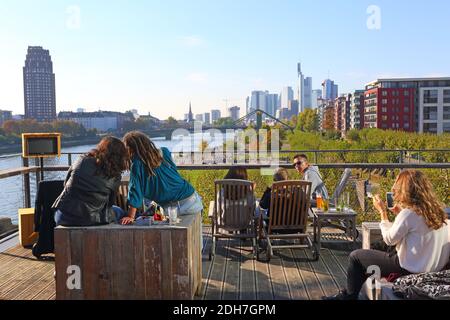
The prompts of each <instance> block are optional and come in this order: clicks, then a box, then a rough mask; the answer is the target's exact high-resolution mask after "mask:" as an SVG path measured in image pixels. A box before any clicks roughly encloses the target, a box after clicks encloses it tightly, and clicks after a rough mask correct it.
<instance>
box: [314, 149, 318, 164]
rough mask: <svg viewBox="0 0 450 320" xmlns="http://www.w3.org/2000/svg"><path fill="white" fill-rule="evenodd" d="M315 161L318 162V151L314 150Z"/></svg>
mask: <svg viewBox="0 0 450 320" xmlns="http://www.w3.org/2000/svg"><path fill="white" fill-rule="evenodd" d="M314 163H315V164H317V163H318V162H317V151H314Z"/></svg>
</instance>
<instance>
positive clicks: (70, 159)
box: [67, 153, 72, 166]
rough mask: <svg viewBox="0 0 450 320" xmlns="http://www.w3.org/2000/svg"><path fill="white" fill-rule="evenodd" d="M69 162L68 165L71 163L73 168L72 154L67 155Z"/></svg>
mask: <svg viewBox="0 0 450 320" xmlns="http://www.w3.org/2000/svg"><path fill="white" fill-rule="evenodd" d="M67 161H68V163H69V166H71V165H72V154H71V153H69V154H68V155H67Z"/></svg>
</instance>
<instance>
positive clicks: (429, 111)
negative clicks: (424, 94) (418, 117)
mask: <svg viewBox="0 0 450 320" xmlns="http://www.w3.org/2000/svg"><path fill="white" fill-rule="evenodd" d="M423 119H424V120H437V107H425V108H423Z"/></svg>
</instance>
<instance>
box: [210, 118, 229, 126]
mask: <svg viewBox="0 0 450 320" xmlns="http://www.w3.org/2000/svg"><path fill="white" fill-rule="evenodd" d="M214 125H215V126H217V127H227V126H232V125H234V121H233V119H231V118H230V117H227V118H219V119H217V120H216V121H214Z"/></svg>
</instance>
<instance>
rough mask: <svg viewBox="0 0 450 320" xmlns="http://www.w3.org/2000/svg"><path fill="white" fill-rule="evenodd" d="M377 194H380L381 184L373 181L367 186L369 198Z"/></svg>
mask: <svg viewBox="0 0 450 320" xmlns="http://www.w3.org/2000/svg"><path fill="white" fill-rule="evenodd" d="M377 194H380V184H378V183H371V184H370V185H368V186H367V197H368V198H371V199H372V198H373V197H375V196H376V195H377Z"/></svg>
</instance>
